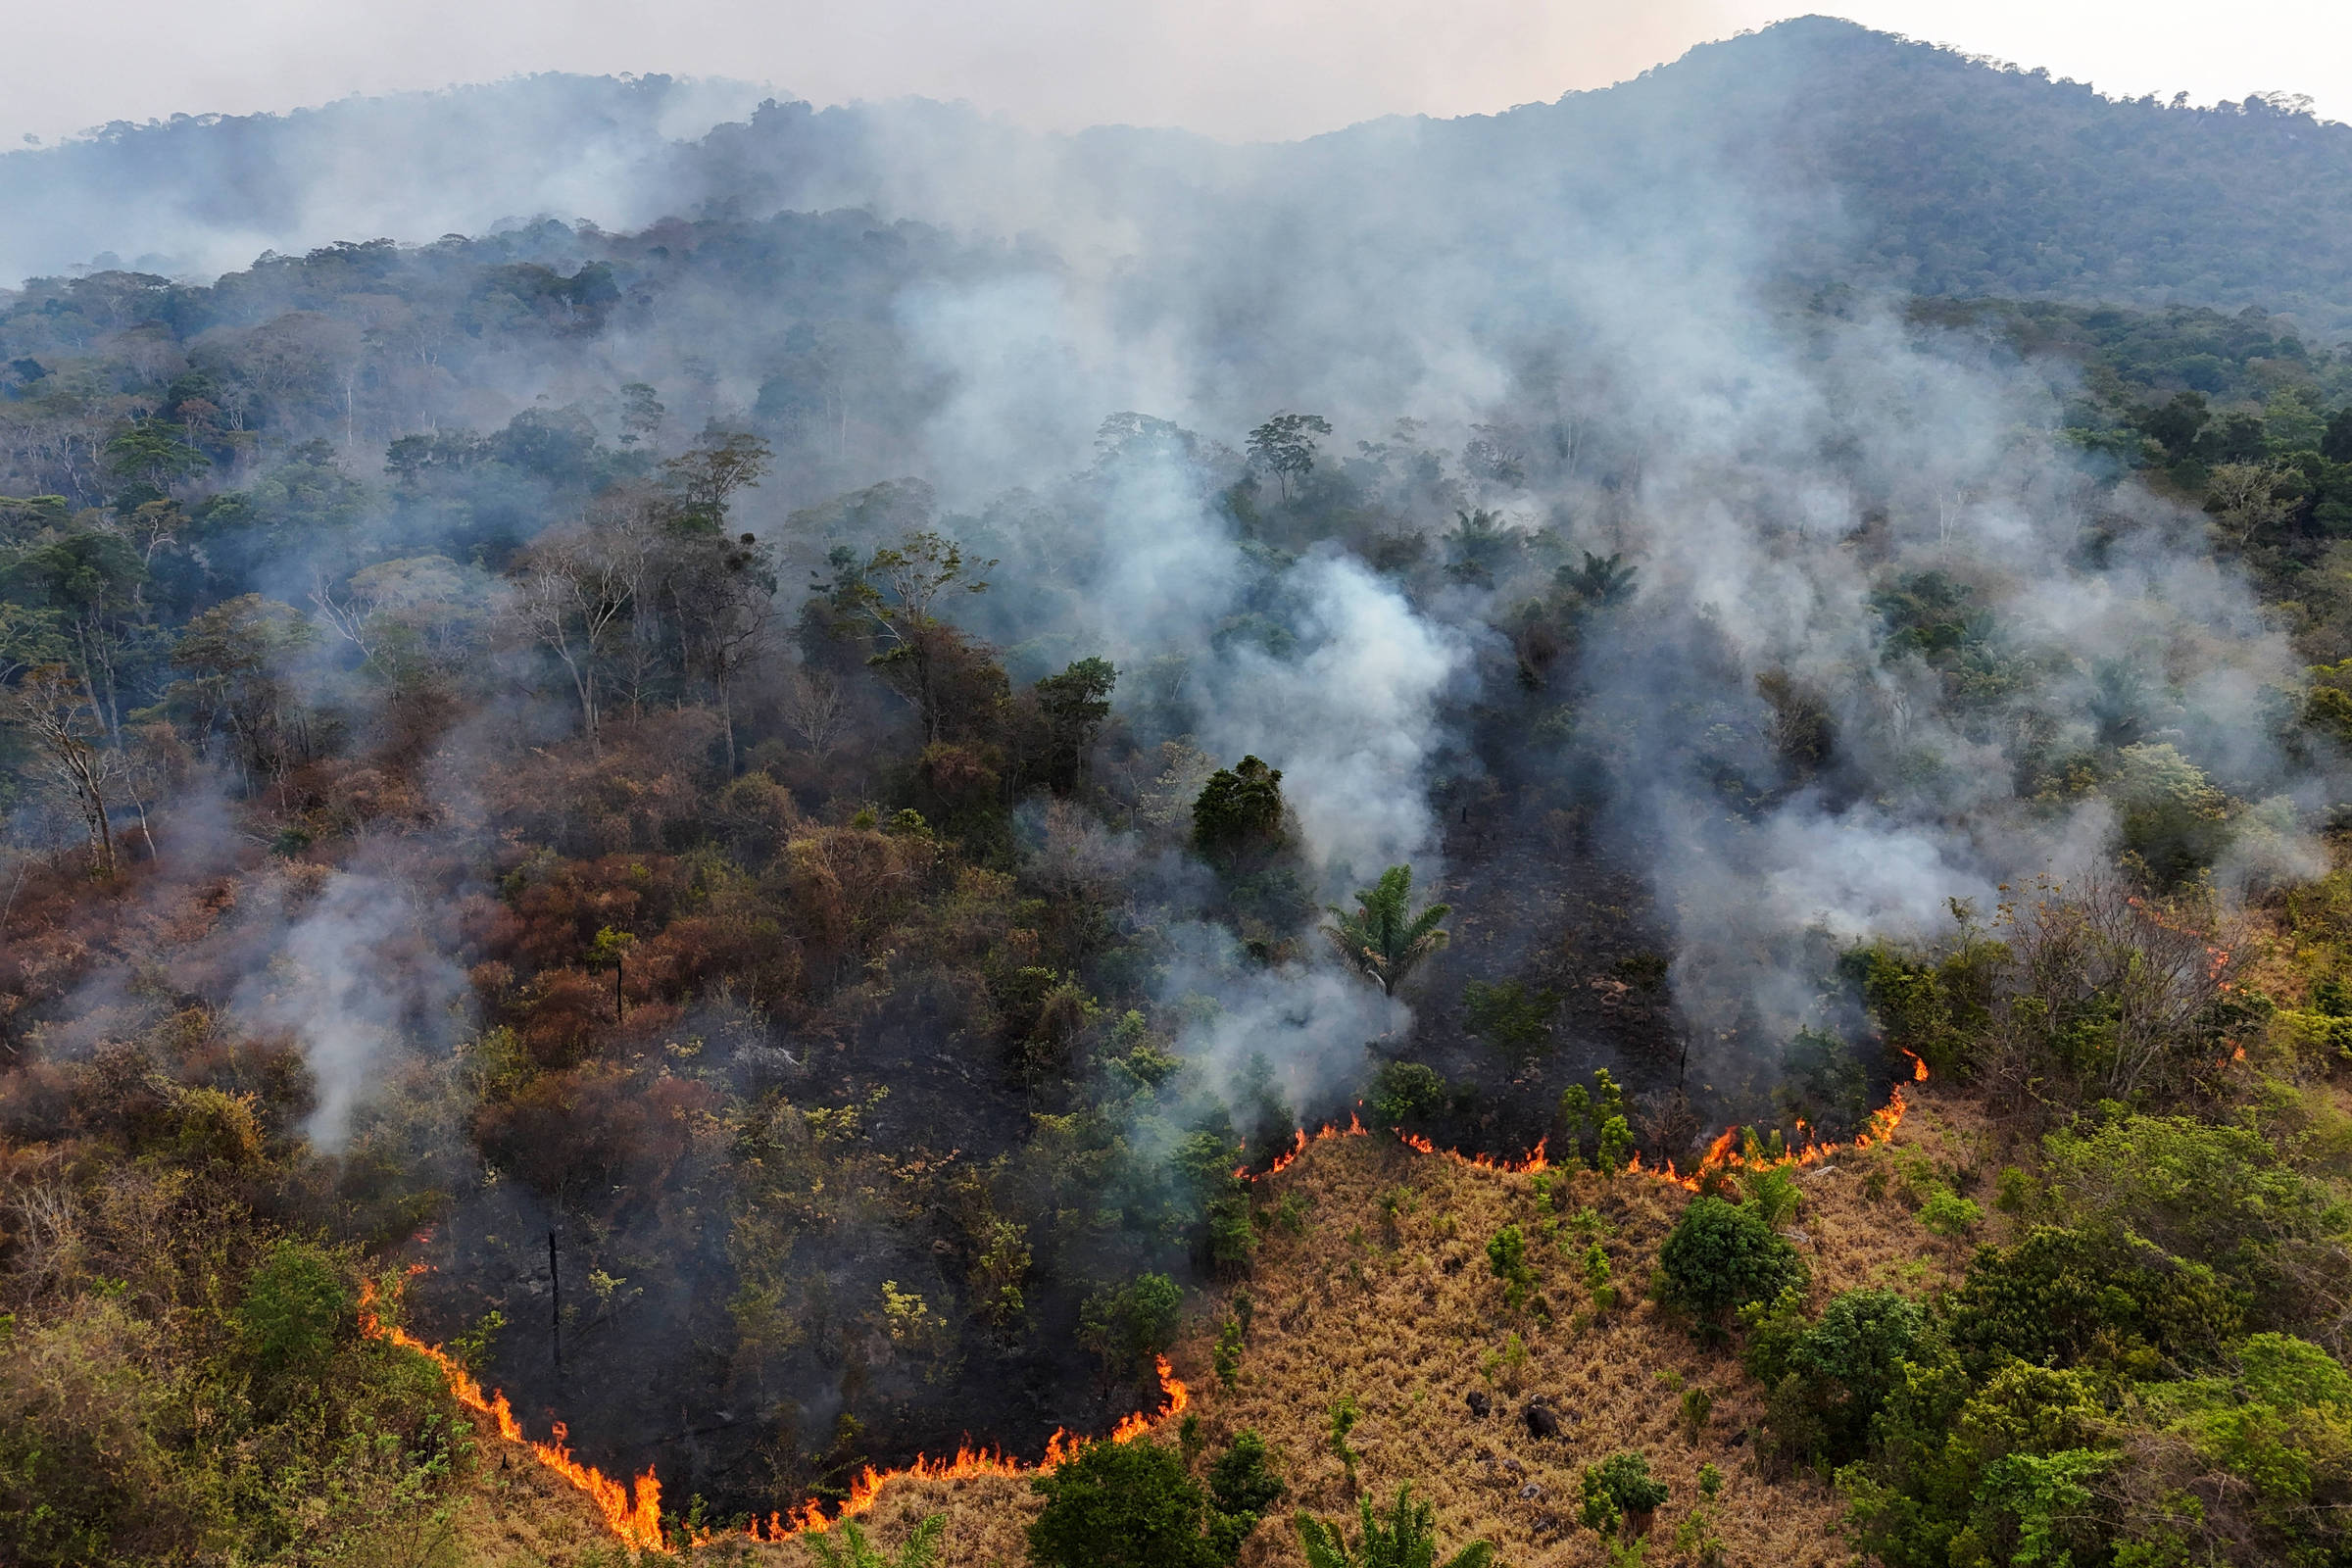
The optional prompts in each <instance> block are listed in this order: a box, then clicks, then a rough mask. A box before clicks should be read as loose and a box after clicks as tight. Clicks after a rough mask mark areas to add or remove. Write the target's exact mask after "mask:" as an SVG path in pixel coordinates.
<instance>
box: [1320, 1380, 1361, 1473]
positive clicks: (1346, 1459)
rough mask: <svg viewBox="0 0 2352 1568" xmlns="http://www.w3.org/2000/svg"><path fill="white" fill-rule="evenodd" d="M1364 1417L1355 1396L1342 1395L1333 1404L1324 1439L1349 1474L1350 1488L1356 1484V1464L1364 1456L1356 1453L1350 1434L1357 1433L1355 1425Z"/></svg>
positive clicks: (1334, 1456) (1332, 1454)
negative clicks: (1350, 1443)
mask: <svg viewBox="0 0 2352 1568" xmlns="http://www.w3.org/2000/svg"><path fill="white" fill-rule="evenodd" d="M1362 1416H1363V1411H1362V1410H1361V1409H1359V1408H1358V1407H1357V1405H1356V1402H1355V1396H1354V1395H1352V1394H1343V1395H1341V1396H1340V1397H1339V1398H1338V1399H1336V1400H1334V1401H1333V1403H1332V1406H1331V1421H1330V1425H1329V1428H1328V1430H1327V1431H1326V1433H1325V1438H1324V1441H1325V1444H1326V1445H1327V1446H1329V1447H1330V1449H1331V1456H1332V1457H1333V1458H1335V1459H1337V1460H1339V1461H1340V1466H1341V1468H1343V1469H1345V1470H1346V1471H1347V1472H1348V1485H1349V1486H1353V1485H1354V1484H1355V1464H1356V1461H1357V1460H1359V1459H1361V1458H1362V1457H1363V1455H1362V1454H1360V1453H1358V1452H1356V1451H1355V1449H1354V1447H1353V1446H1351V1445H1349V1443H1348V1436H1349V1434H1351V1433H1353V1432H1354V1431H1355V1423H1356V1422H1357V1421H1358V1420H1360V1419H1362Z"/></svg>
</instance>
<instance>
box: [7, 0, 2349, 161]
mask: <svg viewBox="0 0 2352 1568" xmlns="http://www.w3.org/2000/svg"><path fill="white" fill-rule="evenodd" d="M1800 14H1802V10H1801V7H1798V6H1791V5H1789V4H1786V3H1772V0H995V3H991V4H974V3H972V0H369V3H367V4H362V3H359V0H240V3H238V4H236V5H234V6H226V7H220V6H191V5H187V4H185V3H184V0H80V3H79V4H76V5H70V6H68V5H58V4H55V3H54V0H0V20H5V21H6V22H7V24H8V25H7V28H6V33H7V35H8V36H9V37H10V38H11V39H12V40H13V42H12V47H10V48H9V49H8V50H7V51H5V52H4V53H0V146H6V145H10V144H14V143H16V141H17V139H18V138H19V137H20V136H22V135H25V134H27V133H31V134H38V135H41V136H44V137H55V136H58V135H60V134H64V133H70V132H73V131H75V130H79V129H81V128H84V127H87V126H90V125H94V124H98V123H103V122H106V121H109V120H116V119H123V120H146V119H150V118H155V117H161V116H165V115H170V114H172V113H175V112H185V113H202V112H206V111H221V112H229V113H244V112H250V111H253V110H258V109H284V108H290V107H294V106H297V105H302V104H314V103H319V102H322V101H325V100H327V99H330V98H335V97H339V96H342V95H343V94H346V93H350V92H355V91H361V92H366V91H382V90H385V89H391V88H403V87H434V86H442V85H446V84H449V83H451V82H457V81H480V80H486V79H492V78H496V77H498V76H503V75H508V74H511V73H516V72H527V71H544V70H562V71H582V72H641V73H642V72H669V73H677V74H690V75H721V76H732V77H738V78H744V79H749V80H754V81H765V82H771V83H773V84H774V85H775V86H776V87H778V88H779V89H781V90H782V91H784V92H786V93H789V94H791V95H793V96H798V97H806V98H810V99H813V100H815V101H817V102H819V103H833V102H840V101H843V100H846V99H851V98H860V97H863V98H877V97H891V96H897V95H900V94H906V93H920V94H926V95H929V96H933V97H944V98H965V99H969V100H971V101H972V102H973V103H975V104H978V105H980V106H981V107H983V108H986V109H992V110H1000V111H1003V112H1005V113H1007V114H1009V115H1011V116H1013V117H1014V118H1016V119H1018V120H1021V121H1024V122H1026V123H1032V124H1037V125H1046V126H1062V127H1067V126H1075V125H1081V124H1090V123H1103V122H1124V123H1141V124H1181V125H1188V126H1191V127H1193V128H1195V129H1199V130H1203V131H1208V132H1210V133H1212V134H1217V135H1221V136H1226V137H1234V138H1242V137H1260V136H1294V135H1299V134H1304V133H1307V132H1312V131H1316V130H1324V129H1329V128H1332V127H1334V126H1337V125H1341V124H1346V123H1349V122H1351V121H1355V120H1361V119H1364V118H1366V117H1368V116H1372V115H1377V114H1384V113H1388V112H1392V111H1404V112H1413V111H1419V112H1425V113H1429V114H1436V115H1455V114H1465V113H1471V112H1476V111H1485V110H1493V109H1500V108H1505V107H1507V106H1509V105H1511V104H1515V103H1525V102H1529V101H1532V100H1537V99H1550V98H1555V97H1557V96H1558V95H1559V94H1560V93H1561V92H1562V91H1564V90H1566V89H1568V88H1571V87H1597V86H1605V85H1606V84H1607V83H1609V82H1611V81H1615V80H1619V79H1621V78H1623V77H1626V76H1630V75H1634V74H1637V73H1640V72H1642V70H1644V69H1646V68H1648V67H1650V66H1653V65H1656V64H1659V63H1660V62H1662V61H1666V60H1671V59H1673V58H1674V57H1675V56H1677V55H1679V54H1681V53H1682V52H1683V51H1684V50H1686V49H1688V48H1689V47H1690V46H1691V45H1692V44H1694V43H1698V42H1701V41H1703V40H1706V39H1710V38H1721V37H1725V36H1728V35H1730V34H1732V33H1734V32H1738V31H1740V29H1742V28H1747V27H1756V26H1762V25H1767V24H1769V23H1772V22H1774V21H1777V20H1779V19H1781V18H1784V17H1788V16H1791V15H1800ZM1834 14H1837V15H1841V16H1845V17H1849V18H1851V19H1852V20H1854V21H1857V22H1861V23H1864V24H1867V25H1871V26H1875V27H1883V28H1887V29H1888V30H1891V31H1896V32H1902V33H1907V34H1909V35H1911V36H1913V37H1916V38H1924V39H1929V40H1932V41H1935V42H1938V43H1949V44H1952V45H1954V46H1956V47H1958V48H1961V49H1964V50H1967V51H1969V52H1971V53H1974V54H1986V55H1993V56H1996V57H1999V58H2002V59H2006V60H2013V61H2016V62H2017V63H2019V64H2021V65H2024V66H2028V67H2033V66H2047V67H2049V68H2050V71H2051V73H2052V74H2053V75H2059V76H2073V77H2075V78H2077V79H2079V80H2085V81H2088V82H2090V83H2092V84H2093V85H2094V86H2097V87H2098V88H2100V89H2101V90H2102V91H2106V92H2110V93H2115V94H2119V95H2137V94H2139V93H2142V92H2149V91H2156V92H2161V93H2163V94H2165V95H2166V96H2168V97H2169V96H2170V95H2171V94H2172V93H2174V92H2176V91H2179V90H2181V89H2186V90H2187V91H2188V93H2189V94H2190V96H2191V97H2192V98H2193V99H2194V100H2196V101H2197V102H2200V103H2203V102H2211V101H2213V100H2214V99H2217V98H2229V99H2240V98H2243V97H2245V96H2246V95H2247V94H2248V93H2251V92H2257V91H2270V90H2280V91H2287V92H2299V93H2308V94H2310V95H2311V96H2312V98H2314V99H2315V100H2316V101H2317V106H2318V108H2319V110H2320V112H2321V113H2322V114H2324V115H2327V116H2330V117H2332V118H2339V119H2347V120H2352V0H2234V3H2233V4H2229V5H2226V6H2225V5H2216V4H2212V3H2210V0H2197V3H2194V4H2191V3H2189V0H1848V3H1846V4H1843V5H1841V6H1838V7H1837V8H1836V9H1835V13H1834Z"/></svg>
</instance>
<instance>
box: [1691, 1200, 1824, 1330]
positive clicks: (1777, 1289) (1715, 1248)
mask: <svg viewBox="0 0 2352 1568" xmlns="http://www.w3.org/2000/svg"><path fill="white" fill-rule="evenodd" d="M1804 1279H1805V1264H1804V1259H1802V1258H1800V1257H1798V1256H1797V1255H1796V1249H1795V1248H1793V1247H1791V1246H1789V1243H1788V1242H1787V1241H1786V1240H1785V1239H1783V1238H1782V1237H1781V1236H1779V1235H1777V1234H1775V1233H1774V1231H1773V1229H1772V1227H1771V1226H1769V1225H1767V1224H1765V1223H1764V1221H1763V1219H1762V1217H1761V1216H1759V1215H1757V1214H1756V1213H1755V1212H1753V1211H1752V1210H1750V1209H1745V1208H1741V1207H1740V1206H1739V1205H1737V1204H1734V1203H1727V1202H1725V1201H1723V1200H1722V1199H1720V1198H1713V1197H1707V1196H1701V1197H1698V1198H1694V1199H1692V1200H1691V1202H1690V1205H1689V1206H1688V1207H1686V1208H1685V1209H1684V1210H1683V1217H1682V1218H1681V1219H1680V1220H1679V1221H1677V1222H1676V1224H1675V1227H1674V1231H1673V1233H1672V1234H1671V1235H1669V1236H1668V1237H1667V1238H1666V1245H1665V1246H1663V1247H1661V1248H1660V1249H1659V1250H1658V1297H1659V1299H1661V1300H1663V1301H1665V1302H1666V1303H1667V1304H1668V1305H1670V1306H1679V1307H1681V1308H1683V1309H1684V1310H1685V1311H1688V1312H1691V1313H1692V1314H1694V1315H1696V1316H1698V1317H1700V1318H1709V1319H1711V1318H1716V1317H1720V1316H1721V1315H1722V1314H1723V1313H1725V1312H1728V1311H1730V1310H1731V1309H1732V1308H1734V1307H1740V1306H1745V1305H1747V1304H1748V1303H1749V1302H1751V1301H1769V1300H1772V1299H1775V1298H1776V1297H1778V1296H1779V1295H1780V1294H1781V1293H1782V1292H1783V1291H1786V1290H1788V1289H1789V1288H1790V1287H1792V1286H1798V1285H1801V1284H1802V1283H1803V1282H1804Z"/></svg>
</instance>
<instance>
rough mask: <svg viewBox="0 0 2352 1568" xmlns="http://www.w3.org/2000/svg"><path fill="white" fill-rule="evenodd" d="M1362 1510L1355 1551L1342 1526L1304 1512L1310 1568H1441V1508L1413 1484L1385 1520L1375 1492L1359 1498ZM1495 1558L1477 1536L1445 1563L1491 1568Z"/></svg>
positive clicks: (1302, 1531) (1300, 1520)
mask: <svg viewBox="0 0 2352 1568" xmlns="http://www.w3.org/2000/svg"><path fill="white" fill-rule="evenodd" d="M1356 1513H1357V1516H1358V1518H1359V1520H1360V1521H1361V1522H1360V1524H1359V1525H1358V1530H1359V1531H1360V1535H1359V1537H1358V1539H1359V1541H1360V1543H1361V1544H1360V1546H1359V1547H1358V1549H1357V1550H1354V1551H1350V1550H1348V1540H1347V1538H1346V1537H1345V1536H1343V1535H1342V1534H1341V1533H1340V1527H1339V1526H1338V1525H1336V1524H1333V1523H1331V1522H1330V1521H1328V1520H1323V1519H1317V1518H1315V1517H1314V1516H1313V1515H1311V1514H1307V1513H1300V1514H1299V1515H1298V1517H1297V1519H1296V1521H1295V1523H1296V1525H1297V1528H1298V1531H1299V1547H1300V1549H1301V1550H1303V1551H1304V1552H1305V1554H1306V1561H1307V1568H1435V1565H1437V1564H1438V1529H1437V1518H1436V1513H1435V1511H1434V1510H1433V1509H1432V1508H1431V1507H1430V1505H1429V1504H1428V1503H1426V1502H1417V1501H1415V1500H1414V1499H1413V1489H1412V1488H1411V1487H1409V1486H1400V1487H1398V1488H1397V1500H1396V1502H1394V1503H1393V1504H1391V1505H1390V1508H1389V1511H1388V1516H1387V1517H1386V1518H1385V1519H1384V1518H1382V1517H1381V1515H1380V1514H1379V1513H1377V1512H1375V1511H1374V1509H1373V1507H1372V1499H1371V1498H1370V1497H1362V1498H1358V1499H1357V1501H1356ZM1494 1560H1495V1547H1494V1545H1493V1544H1491V1543H1489V1542H1484V1541H1473V1542H1471V1543H1470V1544H1468V1545H1466V1546H1464V1547H1462V1549H1461V1550H1459V1551H1457V1552H1455V1553H1454V1554H1453V1555H1452V1556H1450V1557H1448V1558H1446V1560H1445V1562H1444V1564H1443V1568H1488V1565H1489V1564H1490V1563H1492V1562H1494Z"/></svg>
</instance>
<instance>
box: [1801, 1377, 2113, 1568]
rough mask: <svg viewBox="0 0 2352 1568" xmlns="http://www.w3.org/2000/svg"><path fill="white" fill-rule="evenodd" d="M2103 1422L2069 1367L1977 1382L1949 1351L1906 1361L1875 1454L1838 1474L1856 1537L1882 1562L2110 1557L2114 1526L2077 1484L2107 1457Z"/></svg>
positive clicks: (1928, 1565) (1931, 1565)
mask: <svg viewBox="0 0 2352 1568" xmlns="http://www.w3.org/2000/svg"><path fill="white" fill-rule="evenodd" d="M2103 1420H2104V1413H2103V1412H2102V1411H2101V1409H2100V1408H2099V1404H2098V1400H2097V1397H2096V1396H2095V1395H2094V1394H2093V1392H2092V1389H2091V1386H2090V1384H2089V1383H2088V1382H2087V1381H2086V1380H2085V1379H2083V1378H2082V1376H2081V1375H2080V1374H2077V1373H2074V1372H2069V1371H2062V1370H2054V1369H2051V1368H2047V1367H2037V1366H2029V1365H2027V1364H2025V1363H2023V1362H2014V1361H2013V1362H2010V1363H2008V1364H2007V1365H2005V1366H2003V1367H2002V1368H2001V1369H2000V1370H1998V1371H1997V1372H1995V1373H1993V1374H1992V1376H1991V1377H1990V1378H1989V1379H1987V1380H1986V1381H1985V1384H1984V1385H1983V1386H1982V1387H1979V1386H1976V1385H1974V1384H1972V1383H1971V1381H1970V1379H1969V1378H1968V1375H1967V1373H1966V1372H1965V1371H1964V1370H1963V1369H1962V1367H1961V1365H1960V1363H1959V1361H1958V1359H1957V1358H1956V1357H1952V1356H1948V1355H1947V1356H1943V1357H1940V1358H1938V1359H1937V1360H1936V1361H1935V1362H1934V1363H1933V1364H1931V1365H1927V1366H1916V1365H1914V1366H1909V1367H1907V1368H1906V1369H1905V1371H1904V1375H1903V1377H1902V1379H1901V1381H1900V1382H1899V1383H1898V1384H1897V1385H1896V1386H1895V1388H1894V1389H1893V1390H1892V1392H1891V1393H1890V1395H1889V1397H1888V1398H1887V1405H1886V1409H1885V1411H1884V1413H1883V1414H1882V1416H1881V1417H1880V1421H1879V1426H1878V1443H1877V1447H1878V1452H1877V1456H1876V1457H1875V1459H1874V1461H1873V1462H1872V1463H1871V1464H1869V1465H1867V1466H1862V1465H1856V1466H1851V1467H1849V1468H1847V1469H1846V1470H1844V1471H1842V1472H1840V1473H1839V1477H1838V1480H1839V1483H1840V1485H1841V1486H1843V1488H1844V1489H1845V1492H1846V1495H1847V1496H1848V1498H1849V1499H1850V1502H1851V1512H1850V1517H1851V1519H1852V1522H1853V1525H1854V1528H1855V1533H1856V1541H1855V1544H1857V1545H1859V1546H1860V1547H1861V1548H1862V1549H1863V1550H1864V1551H1866V1552H1870V1553H1872V1554H1874V1555H1875V1556H1876V1557H1878V1558H1879V1559H1880V1560H1881V1561H1883V1562H1885V1563H1886V1564H1887V1568H1950V1565H1951V1564H1953V1563H1957V1562H1985V1561H2008V1562H2039V1563H2050V1564H2054V1563H2060V1562H2067V1561H2076V1562H2082V1561H2100V1560H2105V1557H2104V1553H2103V1550H2102V1544H2103V1543H2104V1541H2105V1540H2106V1539H2108V1538H2109V1537H2110V1536H2111V1535H2112V1533H2113V1528H2114V1527H2113V1522H2112V1520H2109V1519H2103V1518H2102V1517H2101V1510H2100V1509H2098V1508H2097V1507H2095V1506H2093V1499H2092V1496H2091V1494H2090V1493H2089V1491H2088V1489H2087V1488H2086V1487H2085V1485H2084V1483H2085V1482H2086V1481H2087V1480H2088V1479H2089V1478H2090V1477H2091V1476H2093V1475H2095V1474H2096V1473H2097V1472H2098V1471H2099V1470H2101V1469H2103V1468H2104V1467H2105V1466H2106V1465H2107V1464H2108V1463H2109V1462H2110V1456H2109V1455H2108V1454H2107V1453H2105V1452H2103V1451H2101V1449H2100V1446H2099V1445H2100V1438H2099V1433H2100V1430H2101V1427H2102V1424H2103ZM2076 1553H2080V1555H2075V1554H2076Z"/></svg>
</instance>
